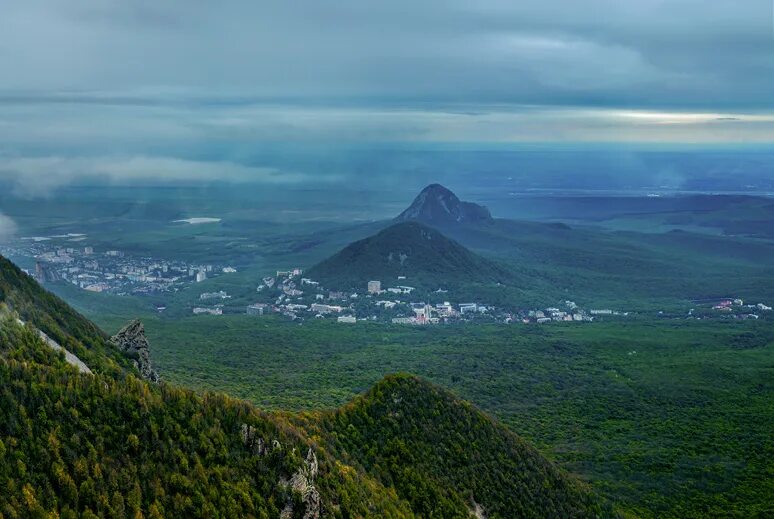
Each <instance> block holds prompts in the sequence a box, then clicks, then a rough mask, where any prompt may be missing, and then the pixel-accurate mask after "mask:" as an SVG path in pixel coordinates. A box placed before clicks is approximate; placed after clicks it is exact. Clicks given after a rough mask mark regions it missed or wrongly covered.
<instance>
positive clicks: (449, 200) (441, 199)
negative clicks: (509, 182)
mask: <svg viewBox="0 0 774 519" xmlns="http://www.w3.org/2000/svg"><path fill="white" fill-rule="evenodd" d="M412 220H415V221H418V222H422V223H424V224H427V225H433V226H447V225H454V224H460V223H480V222H487V221H490V220H492V215H491V213H490V212H489V209H487V208H486V207H484V206H482V205H478V204H474V203H473V202H464V201H462V200H460V199H459V198H458V197H457V195H455V194H454V193H453V192H452V191H451V190H449V189H447V188H446V187H444V186H442V185H441V184H430V185H429V186H427V187H426V188H424V189H423V190H422V191H421V192H420V193H419V195H417V197H416V198H415V199H414V201H413V202H412V203H411V205H410V206H409V207H408V208H407V209H406V210H405V211H403V212H402V213H400V214H399V215H398V216H397V217H396V218H395V221H397V222H408V221H412Z"/></svg>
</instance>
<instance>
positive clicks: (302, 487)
mask: <svg viewBox="0 0 774 519" xmlns="http://www.w3.org/2000/svg"><path fill="white" fill-rule="evenodd" d="M318 470H319V465H318V463H317V456H315V454H314V451H312V448H311V447H310V448H309V452H307V454H306V459H305V460H304V463H303V464H302V465H301V467H299V469H298V470H297V471H296V473H295V474H293V476H292V477H291V478H290V482H289V483H288V485H289V486H290V488H292V489H293V491H294V492H298V493H299V494H301V502H302V503H303V504H304V519H319V518H320V508H321V507H320V505H321V498H320V492H319V491H318V490H317V488H315V486H314V478H315V477H317V472H318ZM291 517H293V504H292V503H288V504H287V505H286V506H285V509H284V510H282V514H280V519H289V518H291Z"/></svg>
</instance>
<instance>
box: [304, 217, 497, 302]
mask: <svg viewBox="0 0 774 519" xmlns="http://www.w3.org/2000/svg"><path fill="white" fill-rule="evenodd" d="M306 275H307V276H308V277H310V278H312V279H314V280H316V281H320V282H321V283H322V284H323V285H324V286H326V287H329V288H341V289H357V288H362V287H364V286H365V283H367V282H368V281H369V280H381V281H382V282H383V283H384V282H388V283H389V282H394V283H396V284H397V283H398V282H397V278H398V276H405V277H406V279H407V281H406V284H411V285H412V286H424V287H427V288H433V287H434V288H437V287H438V286H445V287H448V286H459V285H463V284H471V283H482V284H484V283H491V284H493V283H498V282H507V281H508V280H510V279H511V278H512V274H511V273H510V272H508V271H507V270H506V269H504V268H502V267H500V266H499V265H497V264H495V263H494V262H492V261H490V260H488V259H486V258H483V257H481V256H479V255H477V254H475V253H473V252H471V251H469V250H468V249H466V248H465V247H463V246H462V245H460V244H459V243H457V242H456V241H454V240H451V239H449V238H447V237H446V236H444V235H443V234H441V233H440V232H439V231H437V230H435V229H433V228H431V227H427V226H426V225H423V224H421V223H419V222H415V221H410V222H403V223H397V224H394V225H391V226H390V227H387V228H386V229H384V230H382V231H380V232H378V233H377V234H375V235H373V236H370V237H368V238H365V239H363V240H359V241H356V242H354V243H351V244H349V245H348V246H346V247H345V248H344V249H342V250H341V251H339V252H338V253H336V254H334V255H333V256H331V257H330V258H328V259H326V260H324V261H322V262H321V263H318V264H317V265H315V266H314V267H312V268H311V269H309V270H308V271H307V272H306Z"/></svg>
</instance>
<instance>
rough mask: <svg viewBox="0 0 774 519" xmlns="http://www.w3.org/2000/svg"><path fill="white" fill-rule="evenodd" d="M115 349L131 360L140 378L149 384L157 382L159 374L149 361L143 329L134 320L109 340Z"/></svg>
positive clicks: (146, 340)
mask: <svg viewBox="0 0 774 519" xmlns="http://www.w3.org/2000/svg"><path fill="white" fill-rule="evenodd" d="M110 341H111V342H112V343H113V344H115V345H116V347H117V348H118V349H119V350H121V351H122V352H124V353H125V354H126V356H128V357H129V358H131V359H132V362H134V366H135V367H136V368H137V370H138V371H139V372H140V376H141V377H142V378H144V379H145V380H149V381H151V382H159V381H160V380H161V379H160V378H159V374H158V373H157V372H156V370H154V369H153V364H151V360H150V344H149V343H148V338H147V337H145V327H144V326H143V325H142V323H141V322H140V321H139V320H138V319H135V320H133V321H132V322H130V323H129V324H127V325H126V326H124V327H123V328H121V331H119V332H118V333H117V334H115V335H114V336H113V337H111V338H110Z"/></svg>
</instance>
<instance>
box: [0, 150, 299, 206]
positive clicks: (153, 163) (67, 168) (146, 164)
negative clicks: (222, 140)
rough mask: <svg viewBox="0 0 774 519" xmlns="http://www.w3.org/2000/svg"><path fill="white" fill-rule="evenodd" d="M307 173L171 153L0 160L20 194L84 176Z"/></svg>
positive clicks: (211, 178) (45, 191)
mask: <svg viewBox="0 0 774 519" xmlns="http://www.w3.org/2000/svg"><path fill="white" fill-rule="evenodd" d="M304 180H309V179H308V178H307V177H306V176H304V175H301V174H295V173H286V172H282V171H279V170H276V169H271V168H261V167H249V166H243V165H240V164H234V163H231V162H202V161H192V160H183V159H176V158H168V157H145V156H136V157H121V156H115V157H88V158H84V157H77V158H71V157H50V156H49V157H32V158H29V157H28V158H13V159H5V160H0V181H4V182H5V183H6V184H7V185H10V186H11V189H12V190H13V192H14V194H16V195H17V196H20V197H25V198H28V197H40V196H47V195H49V194H51V193H53V192H54V191H55V189H56V188H59V187H61V186H64V185H67V184H71V183H76V182H81V183H84V182H85V183H88V182H98V183H104V182H108V183H110V182H113V183H121V184H158V183H177V182H196V183H216V182H258V183H271V184H292V183H296V182H300V181H304Z"/></svg>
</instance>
